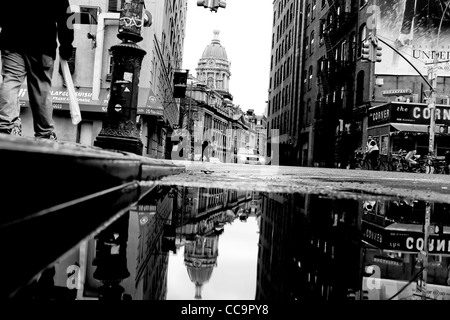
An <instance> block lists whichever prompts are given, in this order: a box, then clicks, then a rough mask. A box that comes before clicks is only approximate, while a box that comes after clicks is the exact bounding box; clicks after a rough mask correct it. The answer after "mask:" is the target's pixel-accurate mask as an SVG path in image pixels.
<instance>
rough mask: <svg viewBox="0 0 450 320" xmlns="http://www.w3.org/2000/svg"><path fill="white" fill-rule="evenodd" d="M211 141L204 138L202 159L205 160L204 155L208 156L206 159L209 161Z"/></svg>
mask: <svg viewBox="0 0 450 320" xmlns="http://www.w3.org/2000/svg"><path fill="white" fill-rule="evenodd" d="M209 148H210V147H209V141H208V140H204V141H203V143H202V161H204V159H203V157H206V161H207V162H209Z"/></svg>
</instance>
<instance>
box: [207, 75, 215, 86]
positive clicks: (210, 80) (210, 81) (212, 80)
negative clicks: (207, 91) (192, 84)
mask: <svg viewBox="0 0 450 320" xmlns="http://www.w3.org/2000/svg"><path fill="white" fill-rule="evenodd" d="M208 87H210V88H214V79H213V78H212V77H209V78H208Z"/></svg>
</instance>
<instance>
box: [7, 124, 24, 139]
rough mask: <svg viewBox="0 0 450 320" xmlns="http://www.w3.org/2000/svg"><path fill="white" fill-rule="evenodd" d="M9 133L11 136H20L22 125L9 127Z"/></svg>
mask: <svg viewBox="0 0 450 320" xmlns="http://www.w3.org/2000/svg"><path fill="white" fill-rule="evenodd" d="M10 134H11V135H13V136H19V137H20V136H22V127H21V126H16V127H14V128H12V129H11V133H10Z"/></svg>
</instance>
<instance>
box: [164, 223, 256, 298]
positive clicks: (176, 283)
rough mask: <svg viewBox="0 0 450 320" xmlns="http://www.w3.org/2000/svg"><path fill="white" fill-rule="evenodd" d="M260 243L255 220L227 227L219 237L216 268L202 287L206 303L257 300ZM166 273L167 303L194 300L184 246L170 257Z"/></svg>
mask: <svg viewBox="0 0 450 320" xmlns="http://www.w3.org/2000/svg"><path fill="white" fill-rule="evenodd" d="M258 240H259V233H258V223H257V221H256V218H255V217H252V216H250V217H249V218H248V219H247V221H246V222H242V221H240V220H239V219H236V220H234V221H233V223H231V224H226V225H225V227H224V232H223V233H222V234H221V235H220V236H219V246H218V258H217V265H216V266H215V268H214V269H213V272H212V275H211V278H210V279H209V281H208V282H207V283H205V284H204V286H203V290H202V298H203V300H254V299H255V296H256V284H257V283H256V280H257V264H258ZM167 272H168V275H167V300H193V299H194V297H195V284H194V283H192V281H191V280H190V278H189V274H188V272H187V269H186V265H185V264H184V247H182V248H180V249H179V250H178V252H177V254H172V253H171V254H170V257H169V266H168V271H167Z"/></svg>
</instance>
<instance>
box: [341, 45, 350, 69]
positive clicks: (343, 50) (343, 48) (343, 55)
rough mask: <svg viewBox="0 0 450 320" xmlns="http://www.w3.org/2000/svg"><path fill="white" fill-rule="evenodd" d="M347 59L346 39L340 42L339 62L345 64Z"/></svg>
mask: <svg viewBox="0 0 450 320" xmlns="http://www.w3.org/2000/svg"><path fill="white" fill-rule="evenodd" d="M347 61H348V52H347V41H345V40H344V41H342V43H341V62H342V64H345V62H347Z"/></svg>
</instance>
